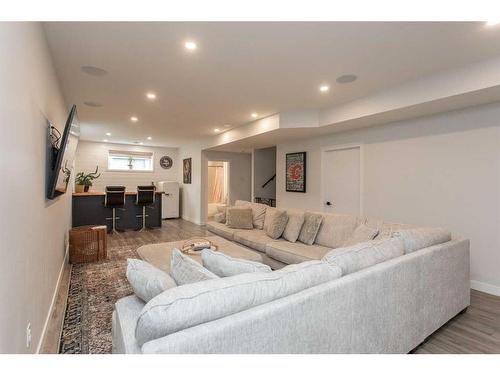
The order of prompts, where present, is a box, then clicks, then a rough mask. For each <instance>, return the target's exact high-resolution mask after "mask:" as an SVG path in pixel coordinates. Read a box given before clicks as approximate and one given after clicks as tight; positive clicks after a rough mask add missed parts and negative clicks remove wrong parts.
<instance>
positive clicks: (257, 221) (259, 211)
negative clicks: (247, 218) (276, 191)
mask: <svg viewBox="0 0 500 375" xmlns="http://www.w3.org/2000/svg"><path fill="white" fill-rule="evenodd" d="M234 205H235V206H249V207H250V208H251V209H252V218H253V227H254V228H257V229H263V228H264V219H265V217H266V210H267V208H268V206H267V205H265V204H262V203H253V202H248V201H242V200H237V201H236V202H235V203H234Z"/></svg>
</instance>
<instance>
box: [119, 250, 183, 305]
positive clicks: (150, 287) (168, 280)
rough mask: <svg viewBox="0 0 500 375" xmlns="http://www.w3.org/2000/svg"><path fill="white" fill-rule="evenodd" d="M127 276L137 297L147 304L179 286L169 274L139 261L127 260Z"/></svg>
mask: <svg viewBox="0 0 500 375" xmlns="http://www.w3.org/2000/svg"><path fill="white" fill-rule="evenodd" d="M126 275H127V280H128V282H129V283H130V285H131V286H132V289H133V290H134V293H135V295H136V296H137V297H139V298H140V299H142V300H143V301H144V302H146V303H147V302H149V300H151V299H153V298H154V297H156V296H157V295H158V294H160V293H162V292H164V291H165V290H167V289H170V288H174V287H176V286H177V284H176V283H175V281H174V279H172V277H171V276H170V275H169V274H168V273H166V272H163V271H162V270H160V269H158V268H156V267H154V266H153V265H151V264H149V263H148V262H144V261H142V260H139V259H127V272H126Z"/></svg>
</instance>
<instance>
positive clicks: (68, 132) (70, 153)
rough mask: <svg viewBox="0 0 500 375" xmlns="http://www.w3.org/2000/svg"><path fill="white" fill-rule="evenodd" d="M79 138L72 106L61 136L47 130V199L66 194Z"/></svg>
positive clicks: (74, 107)
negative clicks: (48, 149) (48, 153)
mask: <svg viewBox="0 0 500 375" xmlns="http://www.w3.org/2000/svg"><path fill="white" fill-rule="evenodd" d="M79 137H80V126H79V124H78V118H77V115H76V106H75V105H73V107H71V110H70V112H69V115H68V119H67V120H66V124H65V126H64V131H63V133H62V134H60V132H58V131H57V129H55V128H54V127H52V126H51V127H50V129H49V148H50V151H49V152H50V155H49V163H50V165H49V168H48V176H47V198H48V199H54V198H56V197H57V196H59V195H61V194H64V193H66V190H67V188H68V183H69V181H70V179H71V176H72V172H73V161H74V159H75V153H76V146H77V144H78V138H79Z"/></svg>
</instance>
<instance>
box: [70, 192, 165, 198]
mask: <svg viewBox="0 0 500 375" xmlns="http://www.w3.org/2000/svg"><path fill="white" fill-rule="evenodd" d="M155 193H156V194H162V193H163V192H161V191H156V192H155ZM105 195H106V193H104V192H102V191H88V192H86V193H73V196H74V197H92V196H105ZM125 195H137V192H136V191H126V192H125Z"/></svg>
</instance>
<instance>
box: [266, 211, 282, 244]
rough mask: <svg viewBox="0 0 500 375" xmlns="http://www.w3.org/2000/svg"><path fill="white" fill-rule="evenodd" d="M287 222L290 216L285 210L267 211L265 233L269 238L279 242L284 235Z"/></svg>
mask: <svg viewBox="0 0 500 375" xmlns="http://www.w3.org/2000/svg"><path fill="white" fill-rule="evenodd" d="M287 221H288V215H287V214H286V211H285V210H278V209H276V208H273V209H272V210H270V211H269V210H267V211H266V219H265V221H264V231H265V232H266V234H267V235H268V236H269V237H271V238H272V239H274V240H277V239H278V238H280V237H281V235H282V234H283V231H284V230H285V227H286V223H287Z"/></svg>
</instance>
